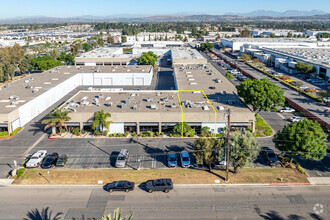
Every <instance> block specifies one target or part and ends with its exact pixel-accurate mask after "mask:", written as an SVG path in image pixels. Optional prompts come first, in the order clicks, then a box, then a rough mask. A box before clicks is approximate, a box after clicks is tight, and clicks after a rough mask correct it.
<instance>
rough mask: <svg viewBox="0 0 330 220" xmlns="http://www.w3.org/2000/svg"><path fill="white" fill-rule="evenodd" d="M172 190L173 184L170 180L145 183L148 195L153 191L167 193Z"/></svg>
mask: <svg viewBox="0 0 330 220" xmlns="http://www.w3.org/2000/svg"><path fill="white" fill-rule="evenodd" d="M172 189H173V183H172V180H171V179H156V180H148V181H147V182H146V190H147V192H149V193H152V192H153V191H163V192H165V193H168V192H169V191H170V190H172Z"/></svg>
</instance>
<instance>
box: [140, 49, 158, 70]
mask: <svg viewBox="0 0 330 220" xmlns="http://www.w3.org/2000/svg"><path fill="white" fill-rule="evenodd" d="M156 61H157V55H156V54H154V53H153V52H152V51H149V52H148V53H145V52H144V53H142V55H141V56H140V57H139V59H138V64H139V65H152V66H155V65H156Z"/></svg>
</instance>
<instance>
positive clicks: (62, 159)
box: [55, 154, 68, 167]
mask: <svg viewBox="0 0 330 220" xmlns="http://www.w3.org/2000/svg"><path fill="white" fill-rule="evenodd" d="M67 161H68V156H67V155H66V154H61V155H60V156H59V157H58V159H57V161H56V165H55V166H57V167H64V166H65V164H66V162H67Z"/></svg>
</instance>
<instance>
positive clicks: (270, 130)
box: [264, 128, 273, 136]
mask: <svg viewBox="0 0 330 220" xmlns="http://www.w3.org/2000/svg"><path fill="white" fill-rule="evenodd" d="M264 133H265V135H267V136H270V135H272V134H273V130H272V129H271V128H267V129H266V131H264Z"/></svg>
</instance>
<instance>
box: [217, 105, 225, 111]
mask: <svg viewBox="0 0 330 220" xmlns="http://www.w3.org/2000/svg"><path fill="white" fill-rule="evenodd" d="M217 108H218V110H225V108H224V107H223V106H221V105H220V106H218V107H217Z"/></svg>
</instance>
